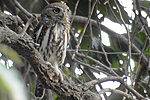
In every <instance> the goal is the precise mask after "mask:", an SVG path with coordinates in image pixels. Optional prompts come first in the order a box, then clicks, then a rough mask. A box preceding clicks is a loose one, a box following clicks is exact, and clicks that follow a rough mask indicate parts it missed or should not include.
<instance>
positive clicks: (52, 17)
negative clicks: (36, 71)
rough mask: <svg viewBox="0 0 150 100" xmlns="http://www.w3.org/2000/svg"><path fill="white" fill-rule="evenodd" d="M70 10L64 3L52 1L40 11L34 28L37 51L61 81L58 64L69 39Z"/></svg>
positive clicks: (61, 60)
mask: <svg viewBox="0 0 150 100" xmlns="http://www.w3.org/2000/svg"><path fill="white" fill-rule="evenodd" d="M70 18H71V11H70V9H69V7H68V6H67V5H66V4H64V3H59V2H57V3H52V4H50V5H47V6H46V7H45V8H44V10H43V11H42V12H41V17H40V20H39V22H38V24H37V26H36V28H35V29H34V35H35V38H34V39H35V42H36V43H38V44H40V47H39V48H38V51H39V52H40V53H41V55H42V56H43V58H44V60H45V61H46V62H47V64H49V63H51V65H52V66H53V67H54V71H55V73H56V75H57V76H58V77H59V79H60V81H63V76H62V73H61V72H60V70H59V66H62V64H63V63H64V60H65V57H66V49H67V43H68V41H69V39H70V34H69V30H70Z"/></svg>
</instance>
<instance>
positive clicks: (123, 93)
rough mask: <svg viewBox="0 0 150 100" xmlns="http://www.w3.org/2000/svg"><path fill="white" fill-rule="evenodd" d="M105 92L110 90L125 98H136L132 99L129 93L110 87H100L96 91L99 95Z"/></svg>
mask: <svg viewBox="0 0 150 100" xmlns="http://www.w3.org/2000/svg"><path fill="white" fill-rule="evenodd" d="M105 92H111V93H115V94H120V95H122V96H125V97H126V98H127V99H130V100H136V99H133V98H132V96H131V95H129V94H127V93H125V92H123V91H120V90H115V89H110V88H105V89H102V90H101V91H99V92H98V93H99V94H100V95H101V94H104V93H105Z"/></svg>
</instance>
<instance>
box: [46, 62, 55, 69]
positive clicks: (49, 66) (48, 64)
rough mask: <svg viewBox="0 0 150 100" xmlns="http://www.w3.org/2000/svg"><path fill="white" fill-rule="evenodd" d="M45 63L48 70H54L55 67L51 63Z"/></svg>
mask: <svg viewBox="0 0 150 100" xmlns="http://www.w3.org/2000/svg"><path fill="white" fill-rule="evenodd" d="M45 63H46V65H47V66H48V69H52V70H54V67H53V66H52V64H51V63H50V62H48V61H46V62H45Z"/></svg>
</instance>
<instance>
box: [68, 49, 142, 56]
mask: <svg viewBox="0 0 150 100" xmlns="http://www.w3.org/2000/svg"><path fill="white" fill-rule="evenodd" d="M67 50H68V51H72V52H74V51H75V50H76V49H67ZM78 51H82V52H88V51H89V52H91V53H99V54H104V52H101V51H97V50H86V49H78ZM106 54H107V55H116V54H127V52H106ZM131 54H132V55H140V53H131Z"/></svg>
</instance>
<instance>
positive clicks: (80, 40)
mask: <svg viewBox="0 0 150 100" xmlns="http://www.w3.org/2000/svg"><path fill="white" fill-rule="evenodd" d="M96 3H97V0H95V2H94V3H93V6H92V9H91V14H90V15H89V16H88V21H87V23H86V24H85V26H84V29H83V31H82V34H81V37H80V39H79V42H78V44H77V45H76V53H78V48H79V46H80V44H81V42H82V38H83V36H84V33H85V30H86V28H87V26H88V24H89V20H90V19H91V16H92V13H93V10H94V7H95V5H96ZM74 57H75V53H74V54H73V56H72V59H73V58H74Z"/></svg>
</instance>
